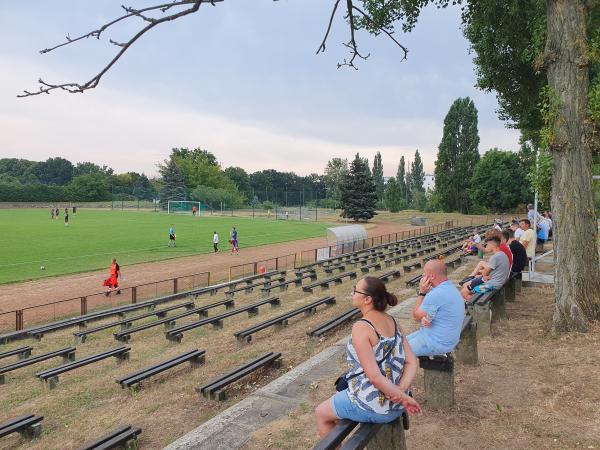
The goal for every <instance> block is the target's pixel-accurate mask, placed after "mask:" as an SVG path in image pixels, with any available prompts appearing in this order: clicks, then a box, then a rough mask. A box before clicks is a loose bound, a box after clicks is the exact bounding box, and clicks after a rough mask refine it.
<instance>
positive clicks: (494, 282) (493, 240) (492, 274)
mask: <svg viewBox="0 0 600 450" xmlns="http://www.w3.org/2000/svg"><path fill="white" fill-rule="evenodd" d="M500 244H501V241H500V238H499V237H498V236H492V237H490V238H489V239H486V242H485V249H486V252H487V253H491V254H492V256H491V258H490V260H489V261H488V262H485V261H481V262H480V263H479V264H478V267H480V270H478V271H477V272H478V273H477V274H476V275H475V277H474V278H473V279H472V280H470V281H467V282H465V283H464V284H463V287H462V289H461V291H460V293H461V295H462V297H463V299H465V301H466V300H470V299H471V297H472V295H473V293H484V292H488V291H493V290H494V289H499V288H501V287H502V285H503V284H504V282H505V281H506V280H507V278H508V275H509V274H510V265H509V263H508V257H507V256H506V254H505V253H504V252H503V251H502V250H500Z"/></svg>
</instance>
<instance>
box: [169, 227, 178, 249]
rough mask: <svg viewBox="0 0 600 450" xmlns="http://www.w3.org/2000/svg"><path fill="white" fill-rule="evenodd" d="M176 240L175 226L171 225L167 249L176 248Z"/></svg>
mask: <svg viewBox="0 0 600 450" xmlns="http://www.w3.org/2000/svg"><path fill="white" fill-rule="evenodd" d="M176 239H177V237H176V236H175V226H174V225H171V228H169V247H177V244H176Z"/></svg>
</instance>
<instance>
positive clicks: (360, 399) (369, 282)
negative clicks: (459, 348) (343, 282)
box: [315, 277, 421, 436]
mask: <svg viewBox="0 0 600 450" xmlns="http://www.w3.org/2000/svg"><path fill="white" fill-rule="evenodd" d="M397 303H398V299H397V298H396V296H395V295H394V294H392V293H390V292H388V291H387V289H386V287H385V284H384V283H383V281H381V280H380V279H379V278H375V277H365V278H363V279H361V280H360V281H359V282H358V283H357V284H356V286H354V288H353V289H352V305H353V306H355V307H356V308H358V309H360V312H361V313H362V319H359V320H358V321H356V323H355V324H354V326H353V327H352V338H351V339H350V341H349V342H348V346H347V349H346V351H347V360H348V363H349V366H350V369H349V370H348V371H347V372H346V373H345V374H344V375H342V377H340V378H339V379H338V381H337V382H336V388H337V390H338V393H337V394H335V395H334V396H333V397H331V398H329V399H328V400H326V401H324V402H323V403H321V404H320V405H319V406H317V408H316V410H315V415H316V419H317V430H318V432H319V435H320V436H325V435H326V434H327V433H329V431H330V430H331V429H332V428H333V427H334V426H335V425H336V423H337V422H338V421H339V420H340V419H350V420H353V421H355V422H369V423H387V422H391V421H393V420H395V419H396V418H398V417H399V416H400V415H401V414H402V411H404V410H406V411H407V412H408V413H409V414H415V413H418V412H420V411H421V408H420V406H419V404H418V403H417V402H416V401H415V399H413V398H412V397H410V396H409V395H408V394H407V393H406V392H407V390H408V389H409V388H410V386H411V384H412V382H413V379H414V378H415V375H416V373H417V368H418V366H417V359H416V357H415V355H414V354H413V352H412V350H411V349H410V346H409V345H408V342H407V341H406V340H405V339H404V336H402V334H401V332H400V330H399V329H398V326H397V324H396V321H395V319H394V318H393V317H392V316H390V315H389V314H387V313H386V312H385V309H386V308H387V306H388V305H389V306H394V305H396V304H397Z"/></svg>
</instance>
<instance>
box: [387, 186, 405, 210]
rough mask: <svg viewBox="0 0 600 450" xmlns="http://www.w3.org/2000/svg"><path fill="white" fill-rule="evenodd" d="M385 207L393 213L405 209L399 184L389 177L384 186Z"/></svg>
mask: <svg viewBox="0 0 600 450" xmlns="http://www.w3.org/2000/svg"><path fill="white" fill-rule="evenodd" d="M385 207H386V208H387V209H388V210H389V211H390V212H393V213H395V212H398V211H400V210H402V209H404V208H406V202H405V200H404V196H403V195H402V191H401V190H400V183H398V181H396V179H395V178H394V177H390V179H389V180H388V181H387V183H386V184H385Z"/></svg>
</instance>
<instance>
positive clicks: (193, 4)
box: [17, 0, 599, 97]
mask: <svg viewBox="0 0 600 450" xmlns="http://www.w3.org/2000/svg"><path fill="white" fill-rule="evenodd" d="M223 1H224V0H171V1H170V2H167V3H162V4H158V5H154V6H148V7H146V8H141V9H136V8H133V7H131V6H124V5H121V8H122V9H123V11H124V14H123V15H122V16H120V17H117V18H116V19H114V20H112V21H110V22H108V23H105V24H104V25H102V26H101V27H100V28H98V29H95V30H93V31H90V32H89V33H85V34H83V35H81V36H78V37H75V38H71V37H70V36H69V35H67V36H66V37H65V42H62V43H60V44H58V45H55V46H54V47H49V48H45V49H43V50H41V51H40V53H42V54H45V53H50V52H52V51H54V50H56V49H58V48H61V47H65V46H67V45H69V44H72V43H74V42H78V41H81V40H84V39H87V38H96V39H100V38H101V36H102V35H103V33H104V32H105V31H106V30H107V29H109V28H111V27H113V26H114V25H116V24H118V23H120V22H123V21H125V20H127V19H130V18H137V19H140V20H142V21H143V22H146V23H147V25H146V26H144V27H143V28H142V29H141V30H140V31H138V32H137V33H136V34H135V35H134V36H133V37H131V38H130V39H129V40H128V41H125V42H118V41H115V40H113V39H110V38H109V40H108V42H109V43H110V44H111V45H114V46H116V47H119V51H118V52H117V54H116V55H115V56H114V58H113V59H112V60H110V61H109V62H108V63H107V64H106V65H105V66H104V67H103V68H102V69H101V70H100V71H99V72H98V73H97V74H96V75H95V76H94V77H92V78H91V79H90V80H88V81H86V82H85V83H75V82H71V83H61V84H55V83H48V82H46V81H44V80H43V79H41V78H40V79H39V80H38V83H39V84H40V86H39V88H38V90H37V91H27V90H25V91H23V93H22V94H19V95H17V97H31V96H34V95H40V94H50V92H52V91H54V90H57V89H58V90H63V91H66V92H69V93H83V92H85V91H87V90H89V89H94V88H95V87H96V86H98V84H99V83H100V80H101V79H102V77H103V76H104V75H105V74H106V73H107V72H108V71H109V70H110V69H111V68H112V67H113V66H114V65H115V64H116V62H117V61H118V60H119V59H120V58H121V57H122V56H123V54H124V53H125V52H126V51H127V50H128V49H129V48H130V47H131V46H132V45H133V44H134V43H135V42H136V41H137V40H138V39H139V38H141V37H142V36H143V35H144V34H146V33H147V32H148V31H150V30H152V29H153V28H154V27H156V26H157V25H160V24H162V23H166V22H170V21H173V20H176V19H179V18H181V17H184V16H187V15H189V14H194V13H196V12H197V11H198V10H199V8H200V6H201V5H202V4H203V3H210V4H211V5H212V6H215V3H220V2H223ZM273 1H277V0H273ZM354 1H355V0H346V15H345V16H344V19H345V20H347V21H348V24H349V26H350V40H349V41H348V42H345V43H343V45H344V46H345V47H347V48H348V49H349V50H350V55H351V56H350V59H349V60H346V59H344V61H343V62H342V63H338V65H337V66H338V68H340V67H343V66H348V67H352V68H354V69H356V70H358V68H357V67H356V65H355V60H356V58H360V59H367V58H368V57H369V56H370V55H369V54H367V55H362V54H361V53H360V52H359V50H358V45H357V43H356V36H355V33H356V31H357V30H359V29H361V28H363V26H362V25H361V24H360V23H359V24H358V25H357V23H356V20H357V18H356V17H355V16H354V12H355V11H356V12H357V13H358V14H359V15H360V16H362V18H363V19H364V20H366V21H367V22H368V23H369V24H370V25H371V26H370V27H369V29H370V30H378V31H379V32H382V33H384V34H386V35H387V36H388V37H389V38H390V39H391V40H392V41H393V42H394V43H395V44H396V45H397V46H398V47H400V48H401V49H402V51H403V57H402V60H405V59H406V57H407V54H408V49H407V48H406V47H404V46H403V45H402V44H400V42H398V40H397V39H396V38H395V37H394V36H393V31H392V30H390V29H387V28H385V27H383V26H381V25H378V24H377V23H376V21H375V20H373V18H372V17H370V16H369V15H368V14H367V13H365V12H364V11H363V10H361V9H360V8H358V7H357V6H355V5H354V4H353V2H354ZM588 1H599V0H588ZM340 2H341V0H335V3H334V5H333V9H332V11H331V16H330V18H329V23H328V25H327V29H326V31H325V36H324V38H323V41H322V42H321V45H319V48H318V49H317V54H319V53H321V52H325V48H326V44H327V39H329V35H330V32H331V28H332V26H333V20H334V19H335V15H336V12H337V9H338V6H339V4H340ZM178 7H187V8H185V9H182V10H181V11H179V12H174V13H172V14H167V13H168V12H169V11H170V10H171V9H173V8H178ZM153 13H160V14H163V16H159V17H153V15H152V14H153ZM165 14H167V15H165ZM377 34H378V33H377Z"/></svg>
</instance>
